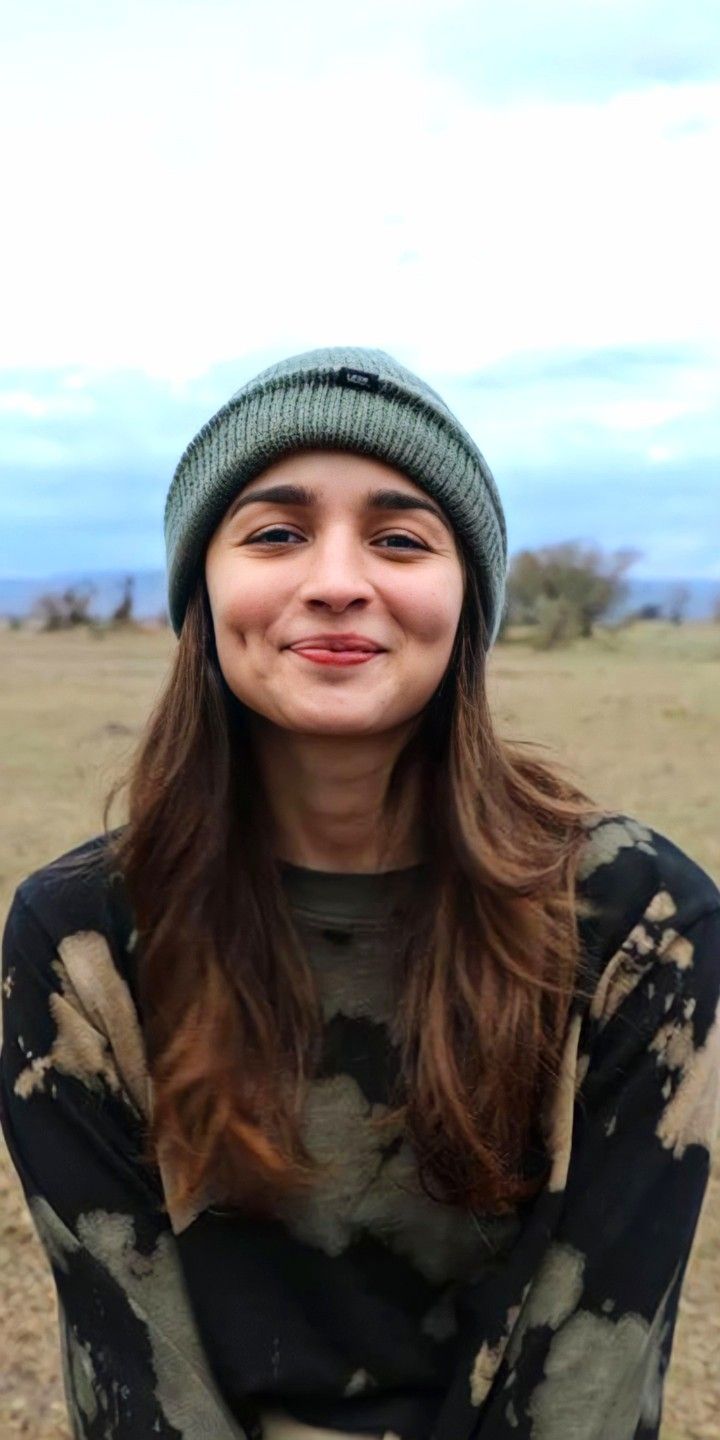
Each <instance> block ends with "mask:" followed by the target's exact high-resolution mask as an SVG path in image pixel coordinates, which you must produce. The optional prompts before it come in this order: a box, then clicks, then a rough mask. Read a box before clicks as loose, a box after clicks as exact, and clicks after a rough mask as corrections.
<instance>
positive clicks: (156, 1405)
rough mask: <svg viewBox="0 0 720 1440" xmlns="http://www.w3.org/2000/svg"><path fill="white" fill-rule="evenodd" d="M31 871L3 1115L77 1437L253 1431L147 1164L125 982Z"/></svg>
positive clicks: (9, 998) (222, 1436)
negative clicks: (206, 1324) (62, 925)
mask: <svg viewBox="0 0 720 1440" xmlns="http://www.w3.org/2000/svg"><path fill="white" fill-rule="evenodd" d="M28 883H29V882H25V886H21V887H20V889H19V890H18V891H17V892H16V894H15V897H14V899H13V903H12V906H11V909H10V913H9V916H8V919H7V922H6V926H5V930H4V935H3V963H2V976H3V986H2V988H3V1048H2V1056H1V1065H0V1100H1V1110H0V1118H1V1119H2V1128H3V1132H4V1135H5V1139H6V1142H7V1146H8V1150H9V1153H10V1157H11V1160H12V1162H13V1164H14V1166H15V1169H16V1171H17V1174H18V1176H19V1179H20V1183H21V1185H22V1188H23V1191H24V1194H25V1198H26V1201H27V1204H28V1207H29V1209H30V1213H31V1215H32V1219H33V1222H34V1225H35V1228H36V1231H37V1234H38V1236H39V1239H40V1242H41V1244H42V1246H43V1249H44V1251H45V1254H46V1256H47V1258H48V1260H49V1263H50V1267H51V1271H52V1275H53V1279H54V1282H55V1287H56V1293H57V1305H58V1324H59V1336H60V1356H61V1364H62V1374H63V1383H64V1387H65V1396H66V1402H67V1407H68V1413H69V1418H70V1425H71V1430H72V1435H73V1437H74V1440H138V1437H140V1436H145V1435H147V1436H148V1437H149V1436H151V1435H152V1436H154V1437H158V1440H178V1437H182V1440H245V1436H246V1431H245V1429H244V1428H243V1427H242V1426H241V1425H240V1424H239V1423H238V1422H237V1420H236V1419H235V1418H234V1416H233V1415H232V1414H231V1413H230V1411H229V1410H228V1408H227V1407H226V1405H225V1403H224V1402H223V1399H222V1397H221V1395H220V1394H219V1392H218V1389H217V1386H216V1383H215V1381H214V1378H213V1376H212V1374H211V1372H210V1370H209V1368H208V1364H207V1361H206V1358H205V1355H204V1352H203V1348H202V1344H201V1341H200V1338H199V1335H198V1331H197V1327H196V1323H195V1320H194V1317H193V1314H192V1311H191V1307H190V1303H189V1300H188V1297H187V1294H186V1290H185V1287H184V1284H183V1279H182V1271H181V1267H180V1264H179V1260H178V1257H177V1254H176V1242H175V1237H174V1235H173V1232H172V1229H171V1226H170V1222H169V1218H168V1215H167V1212H166V1210H165V1208H164V1205H163V1194H162V1186H161V1183H160V1181H159V1179H158V1178H157V1177H156V1175H155V1174H154V1172H153V1171H152V1170H151V1169H149V1168H148V1167H147V1166H144V1165H142V1164H141V1163H140V1158H139V1157H140V1150H141V1144H142V1131H143V1119H144V1113H143V1112H144V1109H145V1107H146V1098H147V1077H146V1074H145V1068H144V1061H143V1047H142V1041H141V1037H140V1028H139V1023H138V1020H137V1012H136V1010H135V1007H134V1004H133V1001H132V999H131V996H130V992H129V989H128V986H127V982H126V980H125V978H124V976H123V975H122V973H121V971H120V970H119V969H118V968H117V967H116V966H115V964H114V961H113V958H112V954H111V950H110V947H109V945H108V942H107V940H106V938H105V936H104V935H103V934H101V933H99V932H98V931H93V930H78V931H75V932H74V933H72V934H70V935H67V936H65V937H64V938H63V939H62V940H61V941H60V942H59V944H57V945H56V944H55V943H54V942H53V939H52V938H51V936H50V935H49V934H48V931H47V929H46V928H45V924H44V923H43V922H41V920H40V918H39V915H38V913H37V911H36V909H35V908H34V906H33V903H32V896H30V897H28V896H27V894H26V893H24V891H25V888H26V886H27V885H28ZM43 918H44V920H46V919H47V916H46V913H45V907H43Z"/></svg>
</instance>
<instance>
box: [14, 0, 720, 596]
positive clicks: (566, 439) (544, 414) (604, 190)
mask: <svg viewBox="0 0 720 1440" xmlns="http://www.w3.org/2000/svg"><path fill="white" fill-rule="evenodd" d="M0 141H1V142H2V155H3V160H2V173H3V197H4V200H5V204H4V206H3V210H4V219H3V224H2V227H0V276H1V277H2V278H1V279H0V286H1V292H0V576H5V577H9V576H41V575H50V574H52V573H56V572H61V571H62V572H65V573H66V572H68V571H69V570H72V569H74V568H77V569H78V570H83V571H87V570H89V569H100V570H105V569H122V570H132V569H142V568H154V567H158V566H162V565H163V564H164V556H165V552H164V541H163V534H162V513H163V506H164V501H165V495H166V492H167V489H168V486H169V483H170V479H171V477H172V473H173V469H174V467H175V464H176V463H177V460H178V459H179V456H180V454H181V452H182V450H183V449H184V447H185V445H186V444H187V443H188V441H189V440H190V439H191V438H192V436H193V435H194V434H195V432H196V430H197V429H198V428H199V426H200V425H201V424H202V423H203V422H204V421H205V420H207V419H208V418H209V416H210V415H211V414H212V413H213V412H214V411H215V410H216V409H217V408H218V407H219V406H220V405H221V404H223V403H224V401H225V400H226V399H227V398H228V396H229V395H230V394H232V393H233V391H235V390H236V389H237V388H238V387H239V386H240V385H241V384H243V383H244V382H245V381H246V380H248V379H250V378H251V376H253V375H254V374H255V373H257V372H258V371H259V370H260V369H262V368H264V367H265V366H266V365H270V364H272V363H273V362H274V361H275V360H279V359H281V358H283V357H284V356H287V355H292V354H297V353H299V352H301V351H303V350H307V349H311V348H313V347H314V346H319V345H334V344H343V345H369V346H373V347H377V348H380V349H384V350H386V351H388V352H389V353H390V354H392V355H394V356H395V357H396V358H397V359H398V360H400V361H401V362H402V363H403V364H405V365H407V366H408V367H409V368H410V369H411V370H415V371H416V372H417V373H418V374H419V375H421V376H422V377H423V378H424V379H425V380H427V381H428V383H429V384H431V385H432V386H433V388H434V389H436V390H438V391H439V392H440V393H441V394H442V395H443V397H444V398H445V400H446V401H447V402H448V404H449V405H450V406H451V408H452V409H453V410H454V411H455V413H456V415H457V416H458V418H459V419H460V420H461V421H462V423H463V424H464V425H465V426H466V428H467V429H468V430H469V431H470V432H471V434H472V435H473V436H474V438H475V439H476V441H477V443H478V445H479V446H480V449H481V450H482V452H483V454H484V455H485V457H486V459H487V460H488V462H489V464H490V466H491V469H492V470H493V473H494V475H495V478H496V480H497V483H498V487H499V490H500V494H501V496H502V499H503V504H504V507H505V511H506V517H507V525H508V537H509V546H510V552H511V554H512V553H513V552H515V551H517V550H519V549H522V548H526V547H534V546H536V545H542V544H548V543H552V542H554V541H560V540H567V539H578V540H582V541H584V542H592V543H595V544H598V545H599V546H601V547H602V548H604V549H606V550H608V551H613V550H615V549H619V548H624V547H628V546H630V547H633V548H636V549H637V550H639V551H640V552H641V553H640V559H639V560H638V561H637V563H636V564H635V566H634V567H633V572H632V573H633V574H634V575H636V576H638V577H639V576H643V575H644V576H658V577H660V576H687V577H697V578H710V579H715V578H717V579H718V581H719V582H720V544H719V543H718V540H719V537H720V405H719V402H720V283H719V280H718V256H719V255H720V207H718V204H717V175H718V173H720V15H719V13H718V6H717V0H673V3H670V0H542V3H538V0H503V3H502V4H501V5H500V4H498V3H497V0H363V4H362V5H360V6H355V7H351V6H345V5H340V4H338V3H337V0H304V3H303V4H301V5H299V4H297V3H294V0H262V3H259V0H231V3H230V0H202V4H200V3H196V0H173V3H169V0H123V4H122V5H118V4H117V3H115V0H113V3H108V0H74V3H70V0H6V3H5V4H4V6H3V7H2V10H1V12H0Z"/></svg>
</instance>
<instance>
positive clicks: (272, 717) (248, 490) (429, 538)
mask: <svg viewBox="0 0 720 1440" xmlns="http://www.w3.org/2000/svg"><path fill="white" fill-rule="evenodd" d="M424 506H426V507H428V508H420V507H424ZM431 511H432V512H433V513H431ZM205 579H206V584H207V589H208V595H209V599H210V608H211V611H212V617H213V625H214V630H215V639H216V645H217V651H218V658H219V661H220V667H221V669H222V672H223V675H224V676H225V680H226V681H227V684H228V686H229V688H230V689H231V691H232V692H233V694H234V695H236V696H237V698H238V700H241V701H242V702H243V704H244V705H246V706H248V707H249V708H250V709H252V710H254V711H256V712H258V713H259V714H260V715H263V716H265V718H266V719H267V720H268V721H270V722H271V723H272V724H274V725H277V726H280V727H281V728H282V729H286V730H292V731H295V732H297V733H304V734H313V735H348V736H352V735H360V734H362V735H368V734H380V733H382V732H384V731H388V730H391V729H393V728H395V727H397V726H401V725H402V724H403V723H404V722H407V721H408V720H410V719H411V718H412V717H413V716H415V715H417V714H418V713H419V711H421V710H422V709H423V708H424V706H425V705H426V704H427V702H428V700H429V699H430V697H431V696H432V694H433V691H434V690H435V689H436V687H437V686H438V684H439V683H440V680H441V679H442V677H443V674H444V673H445V670H446V668H447V665H448V662H449V660H450V655H451V653H452V647H453V641H454V639H455V633H456V630H457V625H458V620H459V618H460V611H461V607H462V601H463V588H464V576H463V568H462V564H461V560H460V553H459V549H458V547H457V545H456V542H455V538H454V535H453V531H452V529H451V526H450V523H449V522H448V521H446V520H445V519H444V517H443V514H442V511H441V508H440V506H439V505H438V504H437V503H436V502H435V501H433V500H432V499H431V497H430V496H429V495H428V494H427V493H426V492H425V491H424V490H422V489H421V488H420V487H419V486H417V485H415V484H413V482H412V481H411V480H409V479H408V478H407V477H406V476H405V475H404V474H403V473H402V472H401V471H399V470H396V469H394V468H393V467H392V466H390V465H386V464H385V463H384V462H383V461H380V460H374V459H368V458H367V457H366V456H362V455H354V454H350V453H349V452H347V451H335V450H333V451H329V450H313V451H301V452H295V453H293V454H291V455H287V456H285V457H283V458H282V459H281V460H278V461H277V462H276V463H274V464H272V465H270V466H268V468H267V469H266V470H264V471H263V473H262V474H261V475H257V476H256V477H255V478H254V480H252V481H251V482H250V484H248V485H247V486H245V488H244V489H243V490H242V491H241V493H240V495H239V496H237V497H236V499H235V500H234V501H233V503H232V504H231V505H230V506H229V507H228V510H227V512H226V514H225V516H224V518H223V520H222V521H221V522H220V525H219V526H218V528H217V530H216V531H215V533H214V535H213V536H212V539H211V540H210V543H209V546H208V549H207V553H206V557H205ZM318 637H320V638H318ZM328 637H330V638H328ZM348 637H353V638H352V639H348ZM353 645H355V646H357V645H365V646H366V647H367V646H372V647H374V648H373V649H372V650H371V651H369V652H368V650H367V648H366V650H365V652H364V658H359V655H358V651H357V649H354V650H353V649H351V648H350V647H352V646H353ZM330 646H332V647H333V649H332V650H330V649H329V647H330ZM344 646H345V647H346V648H344Z"/></svg>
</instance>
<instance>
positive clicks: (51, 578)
mask: <svg viewBox="0 0 720 1440" xmlns="http://www.w3.org/2000/svg"><path fill="white" fill-rule="evenodd" d="M129 573H130V572H129V571H127V570H117V571H113V570H110V571H107V570H106V571H92V572H88V571H86V572H84V573H82V572H80V571H73V572H72V573H67V574H59V575H46V576H45V577H44V578H42V579H36V580H14V579H7V580H4V579H3V578H2V577H0V615H3V616H24V615H27V614H28V613H29V612H30V610H31V609H32V606H33V604H34V602H35V600H37V598H38V596H39V595H42V593H43V591H45V590H63V589H65V587H66V586H68V585H79V584H92V585H94V586H95V588H96V594H95V597H94V599H93V602H92V607H91V608H92V611H93V614H95V615H98V616H99V617H100V618H101V619H106V618H107V616H108V615H109V614H110V613H111V611H112V610H114V609H115V606H116V605H117V604H118V601H119V600H120V598H121V595H122V588H123V582H124V580H125V576H126V575H127V574H129ZM133 573H134V580H135V614H136V615H137V617H138V619H142V620H146V619H151V618H152V619H154V618H155V617H156V616H157V615H159V614H160V612H161V611H164V610H167V596H166V591H165V572H164V570H137V571H135V572H133ZM628 584H629V594H628V598H627V600H626V601H625V603H624V604H623V605H622V606H620V607H619V608H618V610H617V611H616V612H615V613H616V617H617V618H618V619H619V618H620V617H621V616H622V615H624V614H627V611H628V610H637V609H638V607H639V606H640V605H660V606H661V607H662V608H663V610H664V611H665V613H667V605H668V602H669V599H670V596H671V593H672V590H673V587H674V586H675V585H687V587H688V589H689V591H690V600H689V603H688V606H687V610H686V612H685V613H686V616H687V618H688V620H707V619H709V618H710V616H711V614H712V609H713V604H714V602H715V599H716V597H717V596H718V595H720V579H718V580H692V579H683V578H682V577H680V578H675V579H673V578H669V579H662V580H651V579H638V578H636V579H630V578H629V579H628Z"/></svg>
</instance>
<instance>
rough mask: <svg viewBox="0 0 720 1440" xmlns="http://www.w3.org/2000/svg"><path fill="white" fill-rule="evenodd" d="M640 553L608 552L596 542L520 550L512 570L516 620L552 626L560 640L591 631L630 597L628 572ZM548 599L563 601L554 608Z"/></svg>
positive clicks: (568, 542)
mask: <svg viewBox="0 0 720 1440" xmlns="http://www.w3.org/2000/svg"><path fill="white" fill-rule="evenodd" d="M641 553H642V552H641V551H639V550H634V549H630V548H625V549H621V550H616V551H615V552H614V553H613V554H612V555H609V556H606V555H604V554H603V552H602V551H601V550H600V549H599V548H598V547H597V546H594V545H588V546H584V545H582V543H581V542H580V541H576V540H566V541H562V542H560V543H559V544H556V545H545V546H542V547H541V548H540V549H538V550H520V551H518V553H517V554H516V555H514V556H513V558H512V560H511V564H510V569H509V572H508V603H509V607H510V612H511V616H512V619H513V620H514V621H516V622H518V623H520V624H526V625H527V624H530V625H538V624H540V623H541V622H542V623H543V624H544V625H545V626H546V627H547V626H549V630H550V633H552V634H555V633H557V634H558V637H559V638H557V639H555V640H554V641H553V642H552V643H555V644H557V643H560V639H561V638H562V637H563V636H566V637H567V636H568V635H569V633H570V631H573V630H574V631H576V633H577V634H579V635H582V636H590V635H592V633H593V626H594V625H595V624H596V622H597V621H598V620H600V619H602V617H603V616H605V615H607V614H608V612H609V611H610V610H611V609H612V608H613V607H614V606H616V605H618V604H620V603H621V602H622V601H623V600H624V599H625V598H626V596H627V593H628V586H627V584H626V582H625V580H624V575H625V572H626V571H627V570H629V568H630V566H631V565H634V564H635V562H636V561H637V560H639V559H640V557H641ZM548 601H554V602H559V601H562V605H557V604H556V606H555V610H554V612H550V611H548V609H547V602H548ZM551 615H552V616H554V618H552V619H551ZM561 616H562V617H564V619H562V620H561V618H560V617H561Z"/></svg>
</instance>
